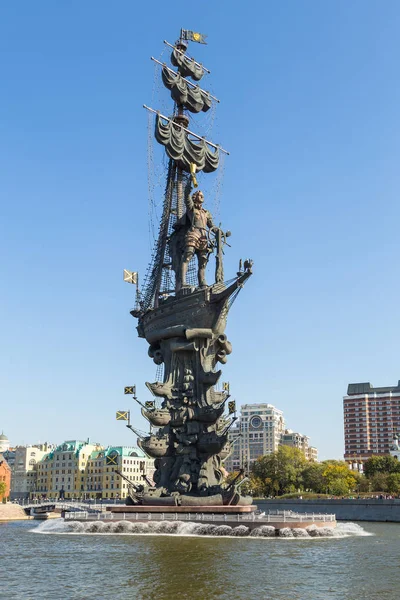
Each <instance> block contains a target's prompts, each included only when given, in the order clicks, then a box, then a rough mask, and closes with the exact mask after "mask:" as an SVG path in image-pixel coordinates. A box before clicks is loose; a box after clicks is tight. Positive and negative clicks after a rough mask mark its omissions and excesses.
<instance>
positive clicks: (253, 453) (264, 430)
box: [225, 404, 318, 472]
mask: <svg viewBox="0 0 400 600" xmlns="http://www.w3.org/2000/svg"><path fill="white" fill-rule="evenodd" d="M229 441H230V443H231V446H232V453H231V455H230V456H229V457H228V458H227V459H226V460H225V468H226V469H227V470H228V471H230V472H232V471H238V470H239V469H241V468H243V469H245V470H246V471H247V470H248V469H249V468H250V465H251V464H252V463H253V462H254V461H255V460H257V458H259V457H260V456H264V455H265V454H272V452H276V451H277V450H278V447H279V446H280V445H286V446H292V447H294V448H298V449H299V450H301V451H302V452H303V453H304V456H305V457H306V459H307V460H317V456H318V452H317V449H316V448H314V447H312V446H310V445H309V438H308V437H307V436H306V435H302V434H301V433H296V432H293V431H292V430H291V429H285V420H284V418H283V412H282V411H281V410H279V409H278V408H275V406H273V405H272V404H244V405H243V406H242V407H241V411H240V417H239V420H238V423H237V425H236V427H232V429H231V430H230V431H229Z"/></svg>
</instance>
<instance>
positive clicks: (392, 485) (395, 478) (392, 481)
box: [386, 473, 400, 494]
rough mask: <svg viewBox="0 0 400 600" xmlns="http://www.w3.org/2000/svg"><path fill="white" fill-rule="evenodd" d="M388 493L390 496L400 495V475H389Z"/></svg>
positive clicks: (387, 481)
mask: <svg viewBox="0 0 400 600" xmlns="http://www.w3.org/2000/svg"><path fill="white" fill-rule="evenodd" d="M386 483H387V491H388V492H389V493H390V494H399V493H400V473H389V475H388V476H387V479H386Z"/></svg>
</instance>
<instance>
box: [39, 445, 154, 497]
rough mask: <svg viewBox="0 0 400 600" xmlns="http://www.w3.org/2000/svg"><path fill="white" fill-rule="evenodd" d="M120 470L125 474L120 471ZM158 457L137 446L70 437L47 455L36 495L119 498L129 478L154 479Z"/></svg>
mask: <svg viewBox="0 0 400 600" xmlns="http://www.w3.org/2000/svg"><path fill="white" fill-rule="evenodd" d="M116 471H119V472H120V473H122V475H123V476H124V477H120V475H118V474H117V473H116ZM153 473H154V461H153V460H151V459H149V458H147V457H146V456H145V454H144V453H143V451H142V450H140V449H139V448H136V447H134V446H108V447H107V448H104V447H103V446H100V444H91V443H90V441H89V440H88V441H86V442H83V441H80V440H69V441H66V442H64V443H63V444H60V445H59V446H57V447H56V448H55V449H54V450H52V451H51V452H48V453H47V454H45V456H43V458H42V460H41V461H40V462H39V463H38V467H37V484H36V489H35V490H34V491H33V492H32V494H31V497H32V498H38V499H40V498H50V499H66V500H70V499H72V498H75V499H80V500H87V499H97V500H100V499H104V500H112V499H114V500H119V499H124V498H126V496H127V492H128V486H129V482H135V483H143V475H145V476H146V477H147V478H148V479H149V480H150V481H151V480H152V475H153Z"/></svg>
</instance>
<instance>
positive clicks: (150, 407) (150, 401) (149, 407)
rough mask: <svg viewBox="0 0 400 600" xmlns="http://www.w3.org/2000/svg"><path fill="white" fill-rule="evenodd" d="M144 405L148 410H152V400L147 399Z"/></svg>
mask: <svg viewBox="0 0 400 600" xmlns="http://www.w3.org/2000/svg"><path fill="white" fill-rule="evenodd" d="M144 405H145V407H146V408H148V409H149V410H152V409H153V408H154V400H147V401H146V402H145V403H144Z"/></svg>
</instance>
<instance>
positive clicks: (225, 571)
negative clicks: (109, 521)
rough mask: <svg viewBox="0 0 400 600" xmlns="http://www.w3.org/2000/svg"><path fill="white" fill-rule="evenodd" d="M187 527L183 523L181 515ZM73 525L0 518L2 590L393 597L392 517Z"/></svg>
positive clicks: (30, 596) (163, 596) (61, 594)
mask: <svg viewBox="0 0 400 600" xmlns="http://www.w3.org/2000/svg"><path fill="white" fill-rule="evenodd" d="M186 527H187V525H186ZM182 533H185V530H183V531H181V532H180V534H179V535H177V534H175V535H160V534H157V535H154V534H151V535H149V534H147V535H143V534H139V535H138V534H132V533H130V534H126V533H103V534H98V533H97V534H96V533H88V532H75V533H72V532H71V531H70V530H69V529H68V528H67V525H66V524H64V523H63V522H61V520H59V519H57V520H51V521H50V520H49V521H47V522H43V523H39V524H37V523H36V522H33V521H23V522H13V523H0V597H1V598H4V599H7V600H22V599H23V600H89V599H90V600H92V599H93V600H101V599H103V598H106V599H110V600H120V599H121V600H122V599H123V600H131V599H132V600H214V599H218V600H253V599H254V600H256V599H257V600H275V599H276V600H281V599H282V600H327V599H335V600H336V599H337V600H360V599H363V600H395V599H396V600H398V598H399V597H400V524H390V523H362V524H354V523H349V524H347V523H339V524H338V532H337V534H336V536H335V537H327V538H321V537H307V538H293V537H282V538H270V537H254V538H251V537H229V536H226V537H221V536H220V535H214V536H205V535H202V536H201V535H189V533H190V528H189V529H186V535H182Z"/></svg>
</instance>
